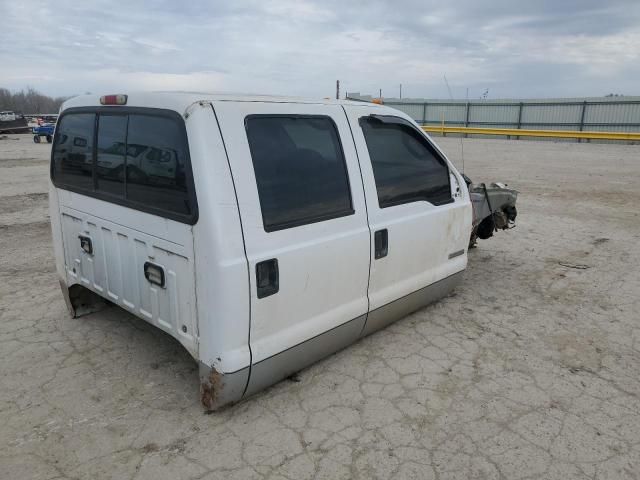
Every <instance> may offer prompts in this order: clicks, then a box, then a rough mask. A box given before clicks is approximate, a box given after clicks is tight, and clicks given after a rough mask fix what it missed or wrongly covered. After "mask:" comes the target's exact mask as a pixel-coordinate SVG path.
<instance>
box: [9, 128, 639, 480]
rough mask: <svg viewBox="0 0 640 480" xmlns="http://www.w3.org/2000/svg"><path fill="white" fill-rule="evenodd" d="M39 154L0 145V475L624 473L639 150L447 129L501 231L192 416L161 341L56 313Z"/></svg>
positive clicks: (627, 472) (448, 141)
mask: <svg viewBox="0 0 640 480" xmlns="http://www.w3.org/2000/svg"><path fill="white" fill-rule="evenodd" d="M437 140H438V142H439V143H440V145H441V146H442V147H443V148H444V150H445V151H446V152H447V153H448V154H449V155H450V156H451V157H452V159H454V161H456V163H458V164H459V163H460V162H459V161H460V141H459V139H453V138H442V139H437ZM49 149H50V146H49V145H47V144H40V145H36V144H33V142H32V141H31V138H30V137H29V136H23V137H16V136H10V137H9V138H6V139H2V140H0V205H1V208H0V472H1V473H0V477H2V478H7V479H54V478H118V479H133V478H136V479H138V478H139V479H143V478H153V479H157V478H180V479H191V478H204V479H225V480H232V479H245V478H246V479H252V478H270V479H284V478H288V479H296V480H298V479H310V478H326V479H340V478H361V479H372V478H396V479H401V478H416V479H432V478H433V479H441V480H444V479H469V478H481V479H491V478H506V479H519V478H544V479H556V478H557V479H562V480H568V479H573V478H591V479H593V478H598V479H605V478H607V479H625V478H638V475H639V472H640V397H639V395H640V378H639V372H640V346H639V344H638V341H639V339H640V328H639V324H638V320H639V319H638V314H639V312H640V300H639V297H640V295H639V293H640V273H639V272H638V265H640V252H639V249H638V242H639V241H640V218H639V212H640V208H639V205H640V193H639V191H638V188H639V187H640V181H639V180H640V147H638V146H629V145H595V144H585V143H583V144H576V143H552V142H531V141H508V140H472V139H468V140H465V144H464V151H465V159H466V173H467V174H468V175H469V176H470V177H471V178H473V179H475V180H477V181H480V180H484V179H486V180H502V181H505V182H507V183H508V184H509V185H510V186H512V187H515V188H517V189H518V190H520V191H521V196H520V198H519V201H518V207H519V212H520V216H519V219H518V220H519V222H518V227H517V228H516V229H514V230H512V231H510V232H501V233H499V234H497V235H496V237H494V238H493V239H491V240H487V241H481V242H480V243H479V246H478V248H477V249H475V250H472V251H471V252H470V255H469V267H468V270H467V274H466V278H465V281H464V283H463V284H462V286H460V287H459V288H458V289H457V290H456V291H455V292H454V293H453V294H452V295H450V296H449V297H447V298H446V299H444V300H442V301H440V302H438V303H436V304H434V305H432V306H430V307H428V308H425V309H423V310H421V311H419V312H417V313H414V314H413V315H410V316H409V317H407V318H405V319H403V320H401V321H399V322H397V323H396V324H394V325H392V326H391V327H389V328H387V329H386V330H383V331H381V332H379V333H377V334H375V335H373V336H371V337H369V338H367V339H365V340H363V341H361V342H359V343H358V344H356V345H353V346H351V347H350V348H348V349H346V350H344V351H343V352H341V353H339V354H337V355H334V356H332V357H330V358H328V359H326V360H325V361H322V362H320V363H318V364H316V365H315V366H313V367H311V368H309V369H307V370H304V371H302V372H301V373H300V375H299V381H298V382H294V381H284V382H281V383H280V384H278V385H276V386H274V387H272V388H270V389H269V390H267V391H265V392H262V393H260V394H258V395H256V396H254V397H253V398H250V399H248V400H246V401H244V402H242V403H240V404H238V405H235V406H232V407H229V408H227V409H224V410H222V411H220V412H216V413H213V414H210V415H205V414H204V413H203V410H202V408H201V406H200V404H199V402H198V394H197V391H198V372H197V370H196V365H195V362H193V361H192V360H191V358H190V357H189V356H188V354H187V353H186V351H184V350H183V349H182V348H181V347H180V345H179V344H178V343H177V342H175V341H174V340H173V339H172V338H170V337H168V336H167V335H165V334H163V333H161V332H160V331H156V330H155V329H153V328H152V327H150V326H148V325H147V324H146V323H145V322H143V321H142V320H138V319H136V318H134V317H133V316H131V315H129V314H127V313H125V312H124V311H122V310H119V309H117V308H112V309H109V310H106V311H103V312H100V313H97V314H93V315H90V316H87V317H84V318H81V319H72V318H70V317H69V315H68V314H67V311H66V309H65V305H64V302H63V300H62V295H61V294H60V291H59V287H58V282H57V279H56V274H55V268H54V264H53V259H52V249H51V236H50V232H49V224H48V210H47V195H46V191H47V175H48V155H49ZM575 265H583V266H585V267H586V268H584V269H577V268H572V266H575Z"/></svg>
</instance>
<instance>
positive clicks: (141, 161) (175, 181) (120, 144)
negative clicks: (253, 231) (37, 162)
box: [51, 108, 197, 224]
mask: <svg viewBox="0 0 640 480" xmlns="http://www.w3.org/2000/svg"><path fill="white" fill-rule="evenodd" d="M154 112H155V113H154ZM51 177H52V180H53V182H54V184H55V185H56V186H57V187H59V188H63V189H67V190H72V191H75V192H78V193H82V194H84V195H89V196H93V197H96V198H100V199H103V200H106V201H110V202H113V203H118V204H122V205H125V206H127V207H130V208H135V209H138V210H142V211H146V212H149V213H153V214H156V215H160V216H164V217H167V218H172V219H174V220H177V221H181V222H183V223H191V224H192V223H195V221H196V219H197V206H196V200H195V192H194V189H193V179H192V175H191V165H190V161H189V150H188V145H187V138H186V131H185V128H184V123H182V119H181V118H180V117H179V115H177V114H174V113H171V112H167V111H164V110H163V111H157V110H152V109H124V108H123V109H118V110H117V111H115V110H114V109H105V110H98V111H97V112H91V113H88V112H85V111H80V112H74V111H70V112H66V113H64V114H63V115H62V117H61V118H60V121H59V122H58V127H57V129H56V134H55V138H54V142H53V150H52V162H51Z"/></svg>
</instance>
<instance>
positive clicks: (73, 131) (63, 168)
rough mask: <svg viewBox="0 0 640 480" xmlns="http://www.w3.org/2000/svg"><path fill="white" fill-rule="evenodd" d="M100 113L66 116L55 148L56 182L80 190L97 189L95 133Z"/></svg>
mask: <svg viewBox="0 0 640 480" xmlns="http://www.w3.org/2000/svg"><path fill="white" fill-rule="evenodd" d="M95 120H96V115H95V114H94V113H79V114H76V115H67V116H64V117H62V119H61V120H60V122H59V123H58V126H57V128H56V141H55V142H54V144H53V149H52V167H53V170H54V171H55V182H56V184H58V185H61V186H63V185H64V186H70V187H72V188H76V189H79V190H89V191H90V190H93V133H94V128H95Z"/></svg>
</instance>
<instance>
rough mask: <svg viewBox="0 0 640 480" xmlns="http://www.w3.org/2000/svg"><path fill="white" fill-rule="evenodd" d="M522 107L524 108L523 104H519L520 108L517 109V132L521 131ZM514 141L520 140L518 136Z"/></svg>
mask: <svg viewBox="0 0 640 480" xmlns="http://www.w3.org/2000/svg"><path fill="white" fill-rule="evenodd" d="M523 107H524V103H523V102H520V106H519V108H518V130H521V129H522V108H523ZM516 140H520V136H517V137H516Z"/></svg>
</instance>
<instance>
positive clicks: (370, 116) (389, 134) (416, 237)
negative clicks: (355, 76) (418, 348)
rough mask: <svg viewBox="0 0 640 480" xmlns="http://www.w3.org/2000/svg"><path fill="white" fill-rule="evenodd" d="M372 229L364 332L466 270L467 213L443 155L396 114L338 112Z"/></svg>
mask: <svg viewBox="0 0 640 480" xmlns="http://www.w3.org/2000/svg"><path fill="white" fill-rule="evenodd" d="M345 111H346V112H347V116H348V118H349V123H350V124H351V129H352V131H353V136H354V140H355V143H356V147H357V150H358V155H359V158H360V165H361V169H362V177H363V182H364V188H365V195H366V200H367V210H368V217H369V226H370V228H371V249H372V251H373V255H372V261H371V273H370V280H369V302H370V306H369V318H368V320H367V325H366V327H365V330H364V332H363V334H368V333H371V332H373V331H375V330H377V329H378V328H381V327H383V326H385V325H387V324H388V323H390V322H392V321H394V320H396V319H398V318H399V317H401V316H403V315H406V314H407V313H410V312H411V311H413V310H416V309H417V308H420V307H421V306H422V305H424V304H426V303H428V302H430V301H432V300H434V299H436V298H438V297H440V296H442V295H443V294H445V293H447V292H448V291H449V290H450V289H451V288H452V286H453V285H454V284H455V282H456V281H458V280H459V278H460V275H456V274H457V273H458V272H461V271H462V270H464V269H465V267H466V262H467V256H466V247H467V244H468V241H469V232H470V231H471V207H470V204H469V200H468V198H467V197H468V196H466V195H465V194H464V191H463V187H461V186H463V185H464V184H463V182H462V180H461V178H460V177H459V176H458V174H457V172H455V170H454V169H453V168H451V167H450V165H449V164H448V162H447V161H446V159H445V158H444V155H443V154H442V153H441V152H440V151H439V150H438V149H437V148H436V147H435V146H434V145H433V144H432V143H431V142H430V140H429V139H428V138H427V137H426V135H424V133H423V132H422V131H421V130H420V129H419V128H418V127H417V126H415V125H414V124H413V122H412V121H411V120H410V119H409V118H408V117H406V116H405V115H404V114H403V113H401V112H398V111H395V110H391V109H383V108H380V107H375V106H345Z"/></svg>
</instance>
